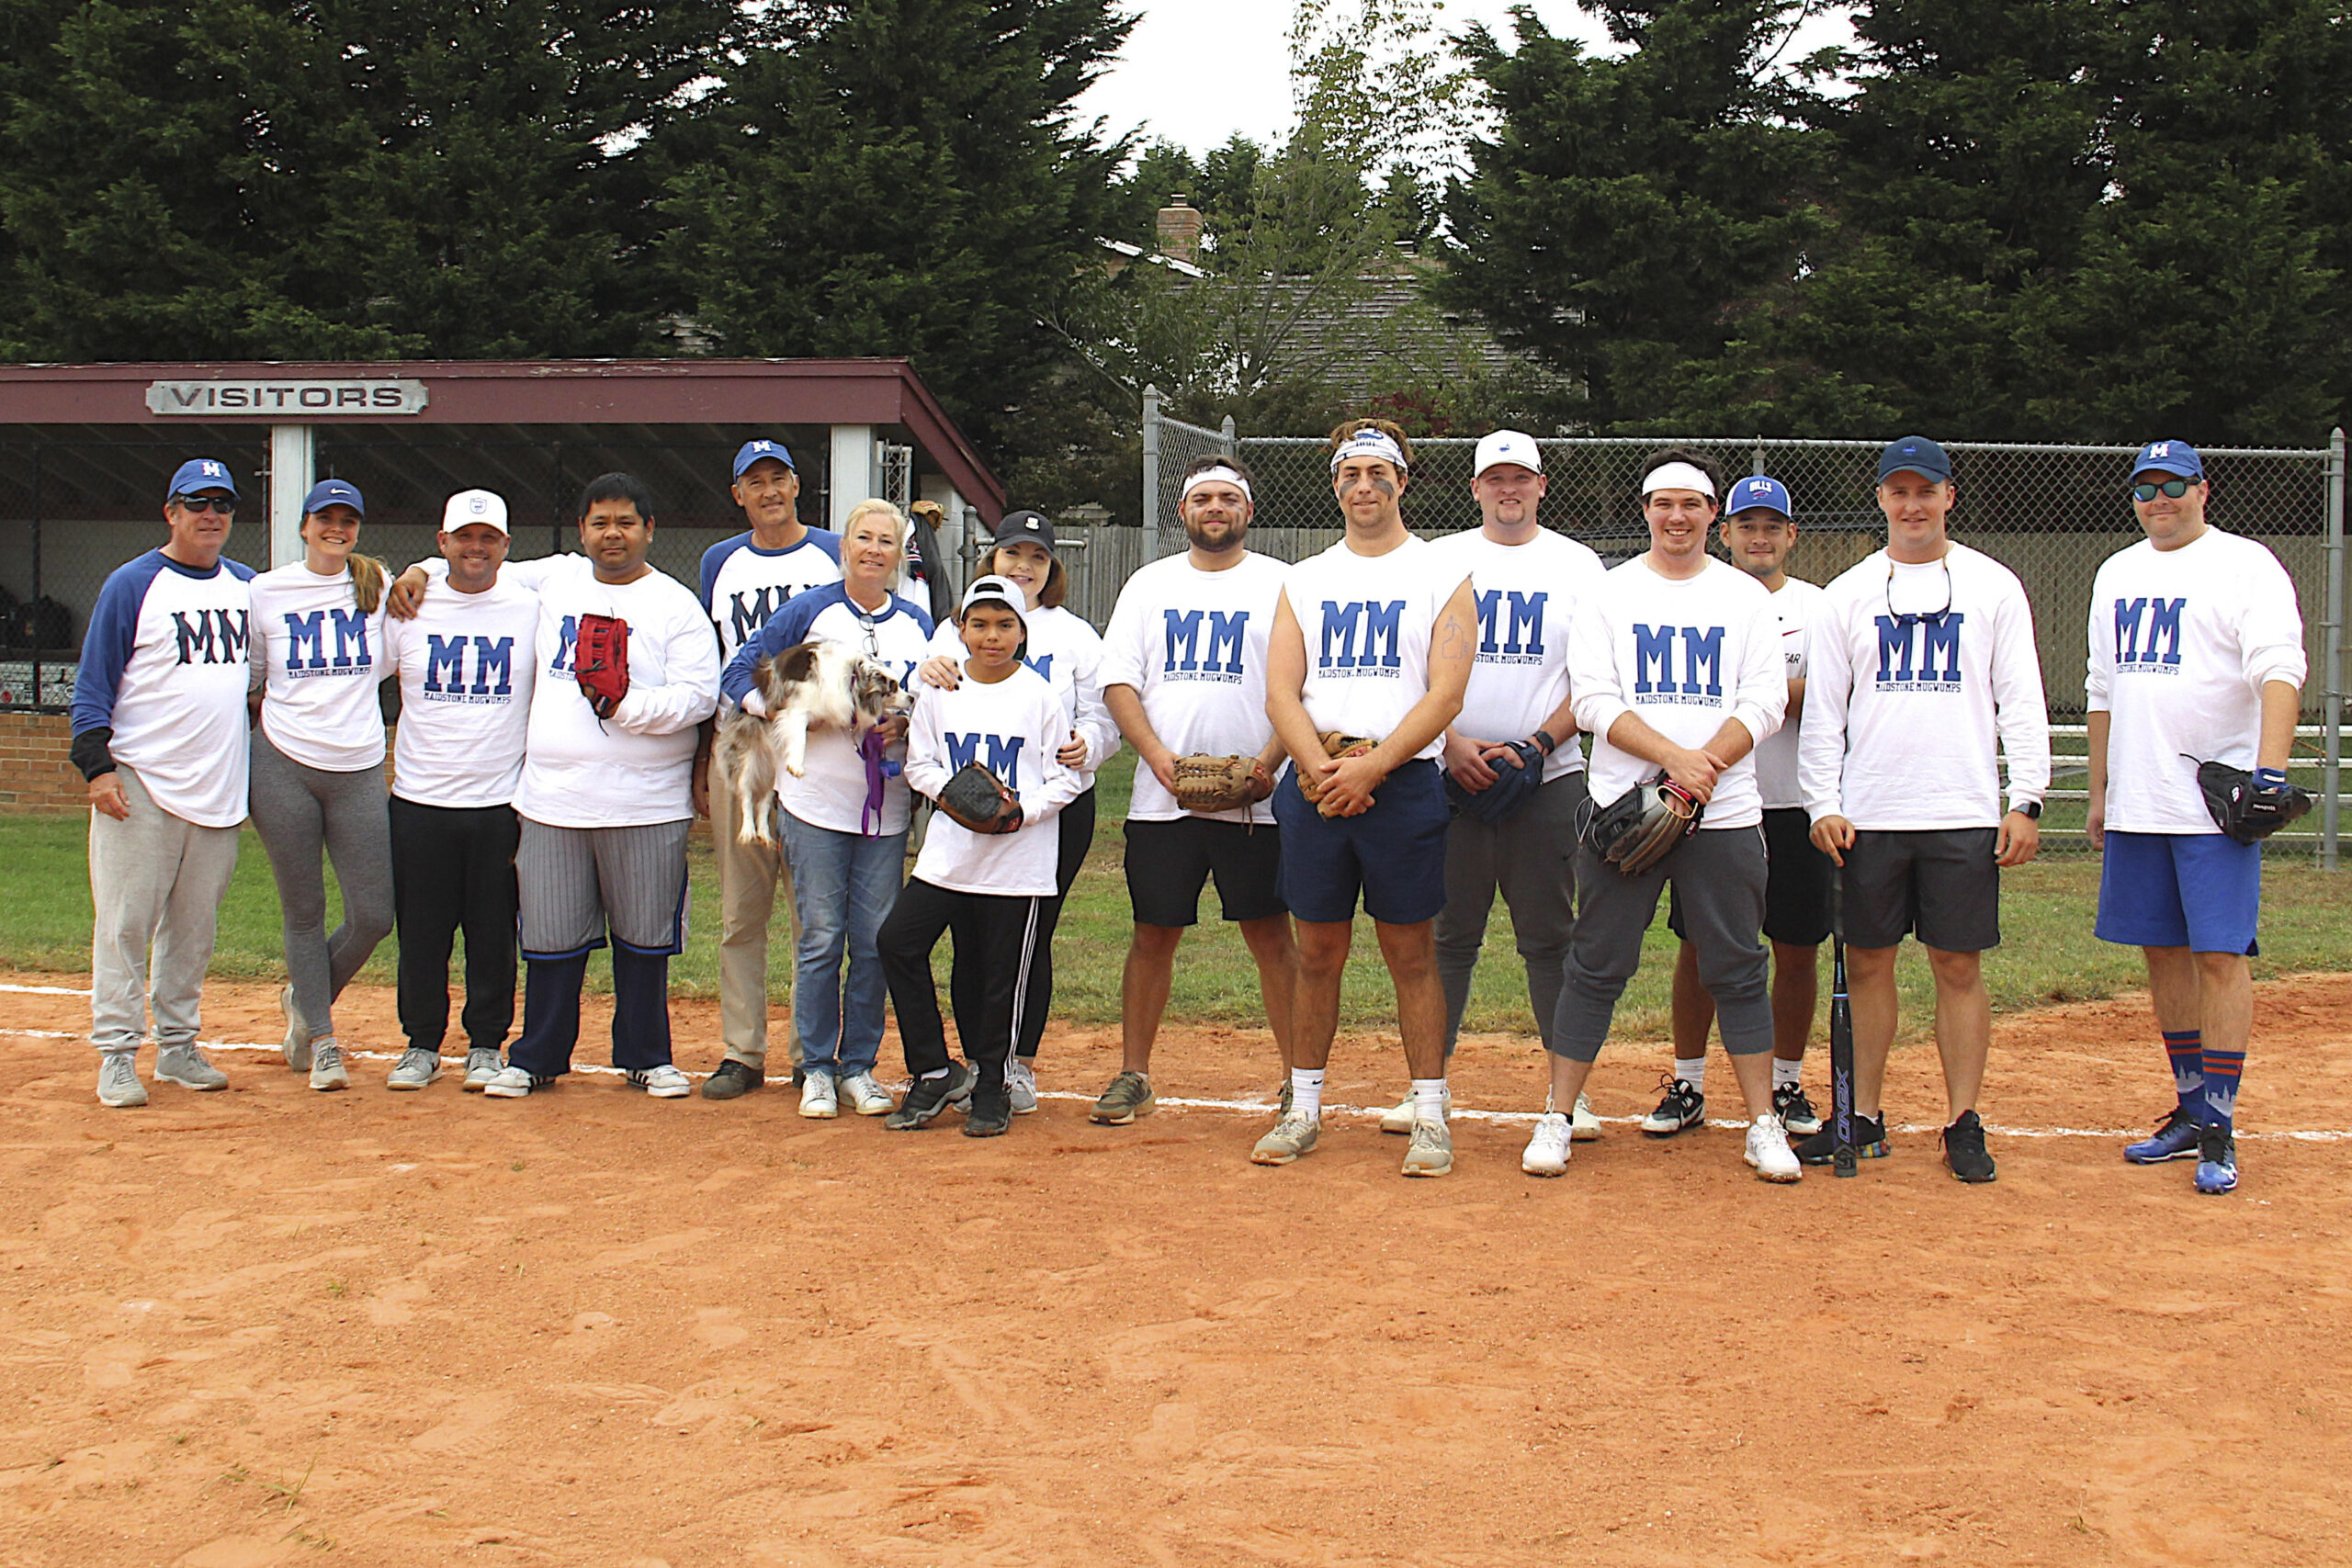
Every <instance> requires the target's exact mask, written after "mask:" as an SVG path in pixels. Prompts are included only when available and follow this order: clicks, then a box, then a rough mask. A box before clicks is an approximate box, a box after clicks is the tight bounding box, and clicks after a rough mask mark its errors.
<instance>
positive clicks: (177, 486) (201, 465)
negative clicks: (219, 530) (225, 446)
mask: <svg viewBox="0 0 2352 1568" xmlns="http://www.w3.org/2000/svg"><path fill="white" fill-rule="evenodd" d="M208 490H225V491H228V492H229V493H230V494H231V495H234V494H236V493H237V480H236V477H235V476H234V475H232V473H230V472H229V465H228V464H226V463H224V462H222V461H221V460H220V458H218V457H190V458H189V459H188V460H187V462H185V463H182V464H181V465H180V466H179V467H178V468H176V469H175V470H173V473H172V488H171V489H169V490H167V491H164V500H165V501H169V500H171V499H172V498H173V497H174V496H178V495H197V494H200V493H201V492H203V491H208Z"/></svg>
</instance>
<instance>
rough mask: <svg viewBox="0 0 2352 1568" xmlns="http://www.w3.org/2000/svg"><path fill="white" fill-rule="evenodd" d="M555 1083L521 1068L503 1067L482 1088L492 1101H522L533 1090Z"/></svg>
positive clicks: (548, 1078)
mask: <svg viewBox="0 0 2352 1568" xmlns="http://www.w3.org/2000/svg"><path fill="white" fill-rule="evenodd" d="M468 1076H469V1077H470V1076H471V1075H470V1074H469V1075H468ZM553 1082H555V1079H553V1078H551V1077H538V1076H537V1075H536V1074H532V1073H526V1072H525V1071H524V1070H523V1069H522V1068H520V1067H501V1068H499V1069H498V1071H497V1072H495V1073H493V1074H492V1075H491V1077H490V1081H488V1082H487V1083H485V1084H483V1085H482V1086H481V1091H482V1093H484V1094H486V1095H488V1096H490V1097H491V1098H492V1100H520V1099H522V1098H523V1097H524V1096H525V1095H526V1094H529V1093H530V1092H531V1091H532V1090H533V1089H545V1088H547V1087H548V1085H549V1084H551V1083H553Z"/></svg>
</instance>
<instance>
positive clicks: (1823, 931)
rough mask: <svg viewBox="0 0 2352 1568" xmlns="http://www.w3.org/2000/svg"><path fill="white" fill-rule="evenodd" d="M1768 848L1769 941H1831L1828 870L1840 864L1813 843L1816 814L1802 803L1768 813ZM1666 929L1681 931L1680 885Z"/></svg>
mask: <svg viewBox="0 0 2352 1568" xmlns="http://www.w3.org/2000/svg"><path fill="white" fill-rule="evenodd" d="M1764 853H1765V855H1766V857H1767V859H1768V861H1769V863H1770V864H1769V867H1768V869H1767V871H1766V872H1765V876H1764V937H1765V940H1766V941H1768V942H1781V943H1783V944H1785V945H1787V946H1789V947H1819V946H1820V945H1821V944H1822V943H1823V942H1827V941H1828V940H1829V874H1830V873H1831V872H1833V871H1835V870H1837V869H1838V868H1837V866H1836V865H1834V864H1832V863H1831V862H1830V859H1829V857H1828V856H1827V855H1826V854H1823V853H1822V852H1820V851H1819V850H1816V849H1815V848H1814V847H1813V819H1812V818H1810V817H1808V816H1807V815H1806V814H1805V812H1804V808H1803V807H1786V808H1784V809H1781V810H1778V811H1772V810H1768V811H1766V812H1765V813H1764ZM1666 928H1667V930H1668V931H1672V932H1673V933H1674V934H1675V935H1676V936H1678V937H1682V935H1683V932H1682V896H1681V892H1680V890H1679V887H1677V888H1673V889H1672V890H1670V891H1669V892H1668V896H1667V904H1666ZM1683 940H1684V941H1688V940H1690V939H1689V938H1687V937H1683Z"/></svg>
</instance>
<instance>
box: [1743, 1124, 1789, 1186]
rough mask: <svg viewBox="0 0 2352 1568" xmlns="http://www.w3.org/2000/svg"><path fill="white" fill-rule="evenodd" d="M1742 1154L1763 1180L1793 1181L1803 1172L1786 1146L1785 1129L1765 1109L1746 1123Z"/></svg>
mask: <svg viewBox="0 0 2352 1568" xmlns="http://www.w3.org/2000/svg"><path fill="white" fill-rule="evenodd" d="M1742 1157H1743V1158H1745V1159H1746V1160H1747V1163H1748V1164H1750V1165H1752V1166H1754V1167H1755V1168H1756V1174H1757V1176H1758V1178H1760V1179H1763V1180H1766V1181H1794V1180H1796V1179H1799V1178H1800V1177H1802V1176H1804V1167H1802V1166H1800V1165H1798V1164H1797V1156H1796V1152H1795V1151H1794V1150H1792V1149H1791V1148H1790V1147H1789V1134H1788V1130H1787V1129H1786V1128H1784V1127H1782V1126H1781V1119H1780V1118H1779V1117H1778V1116H1775V1115H1773V1114H1772V1113H1771V1112H1770V1111H1766V1112H1765V1113H1764V1114H1763V1115H1761V1116H1758V1118H1757V1119H1756V1120H1755V1121H1753V1122H1749V1123H1748V1124H1747V1152H1746V1153H1745V1155H1744V1156H1742Z"/></svg>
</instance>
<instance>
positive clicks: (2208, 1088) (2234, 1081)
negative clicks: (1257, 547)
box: [2201, 1045, 2245, 1133]
mask: <svg viewBox="0 0 2352 1568" xmlns="http://www.w3.org/2000/svg"><path fill="white" fill-rule="evenodd" d="M2204 1069H2205V1083H2204V1090H2205V1114H2204V1116H2203V1117H2202V1118H2201V1120H2202V1121H2203V1122H2204V1123H2205V1124H2206V1125H2207V1126H2208V1127H2219V1128H2221V1129H2222V1131H2223V1132H2225V1133H2227V1132H2231V1131H2233V1122H2234V1121H2235V1119H2236V1116H2237V1113H2238V1077H2239V1075H2240V1074H2242V1073H2244V1072H2245V1052H2243V1051H2216V1050H2214V1049H2213V1048H2212V1047H2211V1045H2208V1046H2206V1047H2205V1050H2204Z"/></svg>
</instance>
